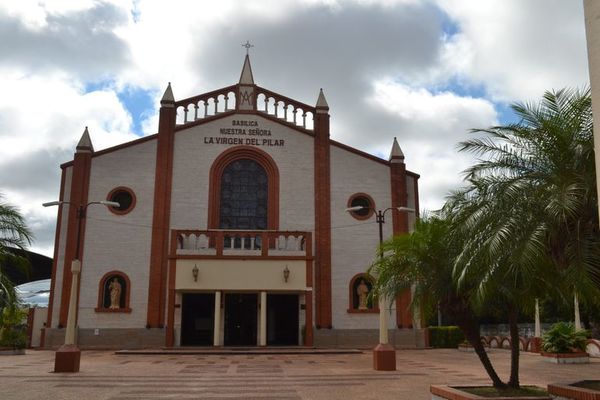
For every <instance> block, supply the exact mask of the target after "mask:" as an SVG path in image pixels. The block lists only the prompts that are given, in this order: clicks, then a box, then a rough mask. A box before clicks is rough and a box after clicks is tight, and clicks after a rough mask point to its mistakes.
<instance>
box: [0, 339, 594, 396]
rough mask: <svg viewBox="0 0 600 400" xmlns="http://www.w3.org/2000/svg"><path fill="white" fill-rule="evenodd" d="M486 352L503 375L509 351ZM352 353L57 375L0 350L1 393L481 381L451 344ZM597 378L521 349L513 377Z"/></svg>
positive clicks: (49, 362)
mask: <svg viewBox="0 0 600 400" xmlns="http://www.w3.org/2000/svg"><path fill="white" fill-rule="evenodd" d="M490 356H491V358H492V361H493V362H494V365H496V368H497V370H498V372H499V373H500V374H501V376H502V377H503V378H505V377H506V376H507V375H508V366H509V358H510V353H509V352H508V351H507V350H501V349H494V350H492V351H491V353H490ZM371 357H372V356H371V353H370V351H364V352H363V353H359V354H291V355H284V354H260V355H256V354H247V355H219V354H209V355H198V354H196V355H174V354H167V355H117V354H115V353H114V352H111V351H84V352H83V353H82V356H81V372H79V373H77V374H57V373H53V372H51V371H52V369H53V360H54V353H53V352H52V351H28V352H27V355H25V356H0V382H1V393H0V398H1V399H20V400H27V399H83V400H94V399H205V400H206V399H208V400H210V399H231V398H241V399H257V400H258V399H281V400H300V399H324V400H335V399H344V400H348V399H361V400H365V399H395V400H398V399H411V400H412V399H416V400H420V399H423V400H424V399H429V398H430V396H429V385H430V384H479V383H481V384H486V383H488V382H489V381H488V379H487V378H486V375H485V372H484V370H483V368H482V367H481V365H480V363H479V361H478V359H477V356H476V355H475V354H473V353H465V352H460V351H458V350H453V349H443V350H399V351H398V352H397V365H398V370H397V371H394V372H376V371H374V370H373V369H372V367H371V365H372V360H371ZM599 377H600V359H592V360H591V363H590V364H587V365H555V364H550V363H546V362H544V361H543V360H542V359H541V357H540V356H539V355H537V354H531V353H524V354H522V355H521V382H522V383H526V384H538V385H542V386H545V385H546V384H547V383H549V382H556V381H565V380H573V379H585V378H588V379H590V378H594V379H598V378H599Z"/></svg>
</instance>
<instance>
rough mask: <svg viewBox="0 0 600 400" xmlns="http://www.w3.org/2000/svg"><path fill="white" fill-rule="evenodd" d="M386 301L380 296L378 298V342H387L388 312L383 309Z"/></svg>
mask: <svg viewBox="0 0 600 400" xmlns="http://www.w3.org/2000/svg"><path fill="white" fill-rule="evenodd" d="M386 305H387V301H385V299H384V298H383V296H381V298H380V299H379V343H380V344H388V342H389V340H388V314H387V310H386V309H385V307H386Z"/></svg>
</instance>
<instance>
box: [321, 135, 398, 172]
mask: <svg viewBox="0 0 600 400" xmlns="http://www.w3.org/2000/svg"><path fill="white" fill-rule="evenodd" d="M329 143H330V144H331V145H332V146H335V147H338V148H340V149H343V150H346V151H349V152H350V153H354V154H356V155H359V156H361V157H364V158H367V159H369V160H371V161H376V162H378V163H380V164H384V165H387V166H389V165H390V162H389V161H387V160H384V159H383V158H379V157H377V156H374V155H372V154H369V153H367V152H364V151H362V150H358V149H355V148H354V147H351V146H348V145H347V144H343V143H340V142H337V141H335V140H331V139H330V140H329Z"/></svg>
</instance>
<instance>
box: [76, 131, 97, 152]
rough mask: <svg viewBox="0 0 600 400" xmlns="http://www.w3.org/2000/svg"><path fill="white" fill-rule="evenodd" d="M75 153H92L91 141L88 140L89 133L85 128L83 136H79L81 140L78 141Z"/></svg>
mask: <svg viewBox="0 0 600 400" xmlns="http://www.w3.org/2000/svg"><path fill="white" fill-rule="evenodd" d="M75 152H76V153H89V152H91V153H93V152H94V146H92V139H90V132H89V131H88V127H87V126H86V127H85V129H84V131H83V135H81V139H79V143H77V147H76V148H75Z"/></svg>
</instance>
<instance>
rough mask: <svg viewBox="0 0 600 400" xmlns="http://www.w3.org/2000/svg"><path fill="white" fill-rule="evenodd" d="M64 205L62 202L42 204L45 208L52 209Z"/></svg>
mask: <svg viewBox="0 0 600 400" xmlns="http://www.w3.org/2000/svg"><path fill="white" fill-rule="evenodd" d="M61 204H62V201H49V202H47V203H42V205H43V206H44V207H52V206H59V205H61Z"/></svg>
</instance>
